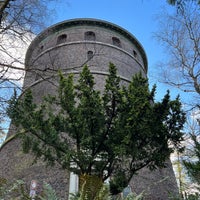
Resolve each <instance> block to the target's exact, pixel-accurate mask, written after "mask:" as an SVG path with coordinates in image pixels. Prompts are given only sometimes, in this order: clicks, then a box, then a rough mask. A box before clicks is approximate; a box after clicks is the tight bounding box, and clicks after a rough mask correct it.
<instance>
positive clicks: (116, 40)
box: [112, 37, 121, 47]
mask: <svg viewBox="0 0 200 200" xmlns="http://www.w3.org/2000/svg"><path fill="white" fill-rule="evenodd" d="M112 42H113V45H115V46H117V47H121V42H120V40H119V38H116V37H112Z"/></svg>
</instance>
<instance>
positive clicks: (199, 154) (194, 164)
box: [183, 134, 200, 185]
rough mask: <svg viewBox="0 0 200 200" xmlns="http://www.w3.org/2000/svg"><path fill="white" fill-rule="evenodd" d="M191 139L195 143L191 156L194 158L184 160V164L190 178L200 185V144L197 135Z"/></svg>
mask: <svg viewBox="0 0 200 200" xmlns="http://www.w3.org/2000/svg"><path fill="white" fill-rule="evenodd" d="M191 139H192V141H193V142H194V150H193V151H192V155H191V156H192V157H193V158H191V160H183V164H184V166H185V168H186V169H187V173H188V175H189V177H190V178H191V179H192V180H193V181H194V182H195V183H197V184H198V185H200V142H199V138H198V136H197V135H194V134H192V135H191Z"/></svg>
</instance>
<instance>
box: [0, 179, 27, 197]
mask: <svg viewBox="0 0 200 200" xmlns="http://www.w3.org/2000/svg"><path fill="white" fill-rule="evenodd" d="M6 199H12V200H31V198H30V197H29V195H28V193H27V191H26V187H25V184H24V182H23V181H22V180H13V182H12V183H9V182H8V181H6V180H5V179H2V178H1V179H0V200H6Z"/></svg>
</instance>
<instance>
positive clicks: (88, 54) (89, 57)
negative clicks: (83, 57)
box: [87, 51, 94, 60]
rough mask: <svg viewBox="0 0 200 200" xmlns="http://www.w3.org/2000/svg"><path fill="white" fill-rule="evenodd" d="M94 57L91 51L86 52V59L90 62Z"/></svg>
mask: <svg viewBox="0 0 200 200" xmlns="http://www.w3.org/2000/svg"><path fill="white" fill-rule="evenodd" d="M93 56H94V54H93V51H88V52H87V59H88V60H90V59H92V57H93Z"/></svg>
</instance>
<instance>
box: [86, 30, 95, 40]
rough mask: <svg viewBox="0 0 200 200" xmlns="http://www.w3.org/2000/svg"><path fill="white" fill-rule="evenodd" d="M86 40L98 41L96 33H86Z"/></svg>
mask: <svg viewBox="0 0 200 200" xmlns="http://www.w3.org/2000/svg"><path fill="white" fill-rule="evenodd" d="M85 40H92V41H94V40H96V36H95V33H94V32H92V31H88V32H85Z"/></svg>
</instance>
